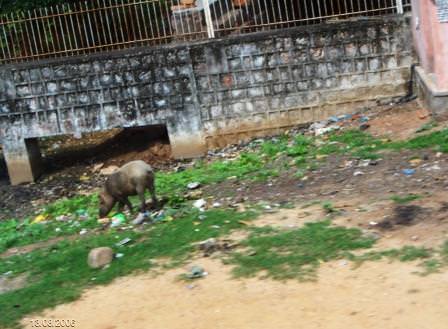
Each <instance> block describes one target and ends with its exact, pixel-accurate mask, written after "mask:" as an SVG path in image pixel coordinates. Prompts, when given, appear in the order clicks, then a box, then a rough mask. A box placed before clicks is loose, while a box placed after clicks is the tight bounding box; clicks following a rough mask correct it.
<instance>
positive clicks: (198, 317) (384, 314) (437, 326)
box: [22, 259, 448, 329]
mask: <svg viewBox="0 0 448 329" xmlns="http://www.w3.org/2000/svg"><path fill="white" fill-rule="evenodd" d="M198 261H199V260H198ZM198 261H197V262H198ZM200 264H201V265H202V266H204V267H205V268H206V270H207V271H208V272H209V275H208V276H207V277H206V278H204V279H201V280H200V281H195V282H193V283H185V282H183V281H179V280H177V277H178V275H179V274H181V273H182V272H185V271H186V269H188V266H186V267H185V268H183V269H176V270H172V271H169V272H167V273H164V274H163V275H159V276H156V277H154V275H152V274H143V275H139V276H133V277H127V278H123V279H119V280H117V281H115V282H114V283H113V284H111V285H109V286H106V287H100V288H96V289H93V290H90V291H88V292H86V293H85V294H84V295H83V297H82V298H81V299H80V300H79V301H77V302H74V303H70V304H66V305H60V306H58V307H56V308H55V309H53V310H49V311H47V312H45V313H44V314H42V315H39V316H38V317H30V318H27V319H24V320H23V322H22V323H23V324H24V326H25V327H26V328H32V325H31V324H30V320H31V319H73V320H75V321H76V327H77V328H83V329H90V328H92V329H118V328H120V329H126V328H129V329H130V328H132V329H139V328H141V329H143V328H144V329H151V328H154V329H160V328H166V329H168V328H169V329H176V328H179V329H193V328H194V329H209V328H241V329H243V328H244V329H248V328H254V329H263V328H266V329H272V328H283V329H287V328H291V329H292V328H294V329H296V328H304V329H306V328H310V329H311V328H312V329H315V328H324V329H346V328H363V329H377V328H384V329H402V328H407V329H421V328H428V329H446V324H447V323H448V272H445V273H442V274H434V275H431V276H428V277H424V278H422V277H420V276H417V275H415V274H413V273H412V272H413V271H414V270H415V265H414V264H404V263H392V264H388V263H383V262H374V263H367V264H364V265H363V266H362V267H361V268H358V269H356V270H353V269H352V268H351V266H350V264H348V263H347V262H345V261H338V262H332V263H328V264H323V265H322V267H321V269H320V270H319V280H318V282H314V283H310V282H308V283H298V282H296V281H290V282H287V283H281V282H276V281H270V280H259V279H246V280H235V279H232V278H231V276H230V274H229V271H230V268H228V267H225V266H224V265H222V264H220V261H217V260H211V259H201V260H200Z"/></svg>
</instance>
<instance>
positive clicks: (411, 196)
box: [390, 194, 422, 204]
mask: <svg viewBox="0 0 448 329" xmlns="http://www.w3.org/2000/svg"><path fill="white" fill-rule="evenodd" d="M421 197H422V196H421V195H419V194H407V195H403V196H401V195H393V196H392V197H391V198H390V199H391V200H392V201H394V202H395V203H398V204H405V203H408V202H411V201H414V200H418V199H420V198H421Z"/></svg>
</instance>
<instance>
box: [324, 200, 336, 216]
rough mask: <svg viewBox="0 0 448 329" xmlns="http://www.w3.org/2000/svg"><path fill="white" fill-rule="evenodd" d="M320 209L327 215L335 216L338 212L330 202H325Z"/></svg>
mask: <svg viewBox="0 0 448 329" xmlns="http://www.w3.org/2000/svg"><path fill="white" fill-rule="evenodd" d="M322 209H323V210H324V211H325V213H327V214H329V215H330V214H336V213H337V212H338V210H337V209H336V208H335V207H334V206H333V203H331V202H330V201H325V202H324V203H322Z"/></svg>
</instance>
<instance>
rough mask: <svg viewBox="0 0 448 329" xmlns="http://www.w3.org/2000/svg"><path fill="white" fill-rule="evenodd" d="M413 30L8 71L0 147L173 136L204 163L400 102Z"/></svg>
mask: <svg viewBox="0 0 448 329" xmlns="http://www.w3.org/2000/svg"><path fill="white" fill-rule="evenodd" d="M409 25H410V22H409V19H408V18H406V17H393V16H391V17H383V18H374V19H369V20H367V19H360V20H353V21H345V22H340V23H330V24H324V25H314V26H309V27H300V28H293V29H285V30H277V31H267V32H263V33H257V34H251V35H244V36H234V37H229V38H227V39H223V40H209V41H206V42H198V43H195V44H188V45H169V46H163V47H158V48H149V47H147V48H139V49H130V50H126V51H119V52H115V53H107V54H98V55H89V56H84V57H74V58H70V59H58V60H49V61H40V62H35V63H26V64H17V65H10V66H4V67H2V68H1V69H0V142H1V143H2V144H5V145H8V147H5V151H6V152H9V153H11V154H18V153H20V152H21V151H20V150H22V151H23V149H24V143H23V140H24V139H27V138H35V137H43V136H50V135H58V134H82V133H83V132H90V131H99V130H105V129H110V128H113V127H131V126H144V125H151V124H166V125H167V128H168V133H169V136H170V142H171V144H172V146H173V153H174V155H175V156H177V157H190V156H197V155H200V154H203V153H204V152H205V150H206V148H207V147H215V146H223V145H225V144H227V143H229V142H233V141H236V140H240V139H244V138H248V137H251V136H256V135H266V134H270V133H273V132H277V131H278V130H279V129H284V128H287V127H290V126H293V125H297V124H300V123H306V122H311V121H313V120H317V119H320V118H325V117H327V116H329V115H332V114H338V113H344V112H348V111H351V110H353V109H354V108H356V107H359V106H363V105H365V104H369V103H372V102H375V101H376V100H378V99H381V98H387V97H391V96H397V95H402V94H403V93H404V92H405V90H404V86H405V82H406V81H407V79H408V75H409V66H410V65H411V63H412V61H413V56H412V49H411V42H410V40H411V38H410V28H409ZM14 149H17V150H19V151H20V152H12V150H14ZM16 158H17V156H16ZM19 158H20V159H21V160H20V161H23V157H19ZM29 167H30V168H31V167H32V166H31V165H30V166H29ZM30 170H31V169H30ZM10 175H11V172H10ZM32 176H35V174H32ZM16 181H20V179H19V180H16ZM25 181H26V179H25Z"/></svg>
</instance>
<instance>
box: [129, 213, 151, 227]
mask: <svg viewBox="0 0 448 329" xmlns="http://www.w3.org/2000/svg"><path fill="white" fill-rule="evenodd" d="M148 218H151V216H150V215H149V212H143V213H142V212H139V213H138V215H137V217H136V218H135V219H134V220H133V221H132V224H133V225H140V224H142V223H143V222H144V221H145V220H146V219H148Z"/></svg>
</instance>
